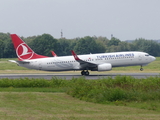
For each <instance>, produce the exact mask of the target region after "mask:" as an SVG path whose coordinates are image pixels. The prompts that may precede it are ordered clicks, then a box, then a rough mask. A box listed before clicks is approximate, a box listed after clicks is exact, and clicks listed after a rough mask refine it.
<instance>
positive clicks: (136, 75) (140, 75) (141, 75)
mask: <svg viewBox="0 0 160 120" xmlns="http://www.w3.org/2000/svg"><path fill="white" fill-rule="evenodd" d="M117 75H126V76H132V77H134V78H138V79H140V78H147V77H151V76H152V77H155V76H158V77H160V73H109V74H98V75H96V74H93V75H89V76H84V77H85V78H86V79H88V80H90V79H95V80H96V79H99V78H108V77H115V76H117ZM52 77H56V78H61V79H66V80H70V79H72V78H79V77H82V75H80V74H69V73H68V74H63V73H62V74H0V78H9V79H17V78H44V79H47V80H49V79H51V78H52Z"/></svg>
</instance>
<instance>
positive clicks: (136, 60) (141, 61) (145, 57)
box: [19, 52, 155, 71]
mask: <svg viewBox="0 0 160 120" xmlns="http://www.w3.org/2000/svg"><path fill="white" fill-rule="evenodd" d="M78 57H79V58H80V59H81V60H83V61H87V62H89V63H93V64H96V65H97V66H98V65H100V64H104V63H110V64H111V65H112V67H122V66H136V65H140V66H144V65H147V64H149V63H150V62H152V61H154V60H155V57H153V56H151V55H149V54H147V53H145V52H115V53H101V54H87V55H78ZM25 61H26V62H28V63H19V65H20V66H22V67H26V68H29V69H36V70H44V71H69V70H83V69H84V68H83V67H82V66H83V65H80V63H79V62H77V61H76V60H75V59H74V57H73V56H63V57H48V58H40V59H33V60H25ZM88 70H92V69H90V68H89V69H88Z"/></svg>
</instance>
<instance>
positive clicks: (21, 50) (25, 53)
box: [11, 34, 47, 61]
mask: <svg viewBox="0 0 160 120" xmlns="http://www.w3.org/2000/svg"><path fill="white" fill-rule="evenodd" d="M11 38H12V42H13V45H14V48H15V50H16V54H17V56H18V58H19V60H21V61H22V60H30V59H37V58H46V57H47V56H42V55H38V54H36V53H35V52H34V51H33V50H32V49H31V48H30V47H29V46H28V45H27V44H26V43H25V42H24V41H23V40H21V39H20V38H19V37H18V36H17V35H16V34H11Z"/></svg>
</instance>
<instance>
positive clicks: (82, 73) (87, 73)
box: [81, 70, 89, 76]
mask: <svg viewBox="0 0 160 120" xmlns="http://www.w3.org/2000/svg"><path fill="white" fill-rule="evenodd" d="M81 75H86V76H87V75H89V71H88V70H87V71H85V70H83V71H82V72H81Z"/></svg>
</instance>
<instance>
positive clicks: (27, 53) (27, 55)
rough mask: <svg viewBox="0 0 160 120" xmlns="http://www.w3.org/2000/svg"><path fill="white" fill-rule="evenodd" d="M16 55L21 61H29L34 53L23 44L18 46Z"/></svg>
mask: <svg viewBox="0 0 160 120" xmlns="http://www.w3.org/2000/svg"><path fill="white" fill-rule="evenodd" d="M16 54H17V56H18V58H20V59H21V60H26V59H31V58H32V57H33V55H34V52H33V51H32V50H30V49H29V48H28V46H27V45H26V44H25V43H22V44H20V45H19V46H18V47H17V49H16Z"/></svg>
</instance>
